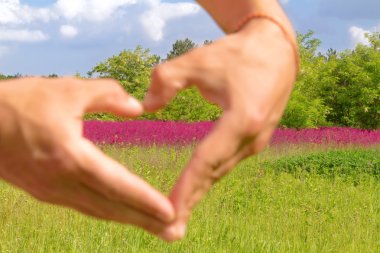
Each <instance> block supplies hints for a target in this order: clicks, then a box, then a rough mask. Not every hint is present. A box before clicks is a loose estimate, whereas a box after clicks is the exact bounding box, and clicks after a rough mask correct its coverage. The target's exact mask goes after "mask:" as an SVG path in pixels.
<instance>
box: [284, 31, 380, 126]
mask: <svg viewBox="0 0 380 253" xmlns="http://www.w3.org/2000/svg"><path fill="white" fill-rule="evenodd" d="M367 36H368V38H369V41H370V42H371V43H370V45H368V46H367V45H361V44H359V45H358V46H357V47H356V48H355V49H354V50H346V51H343V52H340V53H338V52H337V51H336V50H333V49H329V50H328V51H327V52H326V54H321V53H318V47H319V45H320V44H321V41H320V40H318V39H315V38H314V37H313V32H309V33H307V34H305V35H302V34H299V35H298V42H299V47H300V55H301V59H302V64H301V71H300V74H299V77H298V80H297V82H296V84H295V88H294V92H293V94H292V96H291V99H290V102H289V105H288V107H287V109H286V112H285V116H284V118H283V120H282V124H283V125H284V126H286V127H298V128H299V127H318V126H324V125H339V126H350V127H359V128H368V129H377V128H379V127H380V49H379V48H380V47H379V45H380V35H379V33H374V34H368V35H367Z"/></svg>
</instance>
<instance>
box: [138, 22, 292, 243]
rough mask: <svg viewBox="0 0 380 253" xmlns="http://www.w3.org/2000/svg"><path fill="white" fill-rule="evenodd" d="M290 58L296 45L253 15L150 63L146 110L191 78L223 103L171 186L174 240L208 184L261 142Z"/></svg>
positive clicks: (273, 119)
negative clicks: (231, 29) (219, 35)
mask: <svg viewBox="0 0 380 253" xmlns="http://www.w3.org/2000/svg"><path fill="white" fill-rule="evenodd" d="M295 63H296V61H295V55H294V50H293V48H292V46H291V44H290V43H289V41H288V40H287V39H286V37H285V36H284V34H283V32H282V31H281V29H280V28H279V27H277V26H276V25H274V24H273V23H271V22H270V21H268V20H264V19H258V20H253V21H251V22H249V23H248V25H247V26H246V27H245V28H244V29H243V30H242V31H240V32H239V33H236V34H233V35H229V36H227V37H225V38H223V39H221V40H219V41H216V42H215V43H213V44H211V45H208V46H206V47H203V48H198V49H195V50H193V51H191V52H189V53H188V54H186V55H184V56H181V57H179V58H177V59H174V60H172V61H170V62H167V63H164V64H162V65H160V66H158V67H157V68H156V69H155V71H154V73H153V76H152V84H151V87H150V90H149V92H148V94H147V96H146V98H145V101H144V107H145V109H146V110H147V111H156V110H158V109H159V108H162V107H164V106H165V105H166V104H167V103H168V102H169V101H170V100H171V99H172V98H173V97H174V96H175V95H176V94H177V92H178V91H180V90H182V89H185V88H187V87H189V86H190V85H195V86H196V87H197V88H198V89H199V90H200V92H201V94H202V95H203V96H204V97H205V98H206V99H207V100H208V101H210V102H213V103H215V104H218V105H219V106H221V107H222V109H223V110H224V113H223V116H222V118H221V119H220V120H219V121H218V122H217V124H216V126H215V128H214V129H213V131H212V132H211V134H210V135H209V136H208V137H207V138H206V139H205V140H204V141H203V142H202V143H201V144H200V145H199V146H198V147H197V148H196V150H195V152H194V154H193V156H192V158H191V160H190V161H189V163H188V165H187V166H186V168H185V170H184V171H183V172H182V174H181V176H180V178H179V180H178V182H177V184H176V185H175V187H174V189H173V191H172V193H171V197H170V198H171V201H172V202H173V205H174V207H175V210H176V213H177V219H176V221H175V222H174V223H173V225H172V226H173V227H174V228H175V229H176V230H177V231H179V233H178V234H177V236H178V237H177V239H180V238H181V237H183V236H184V233H185V228H186V223H187V221H188V219H189V216H190V212H191V209H192V208H193V207H194V206H195V204H196V203H197V202H198V201H199V200H200V199H201V198H202V196H203V195H204V194H205V193H206V192H207V191H208V190H209V189H210V187H211V186H212V184H213V183H215V182H216V181H217V180H219V179H220V178H221V177H223V176H224V175H226V174H227V173H228V172H230V171H231V169H232V168H233V167H234V166H235V165H236V164H237V163H238V162H239V161H241V160H242V159H244V158H246V157H248V156H250V155H253V154H257V153H258V152H260V151H261V150H262V149H263V148H265V147H266V145H267V143H268V142H269V140H270V138H271V136H272V134H273V131H274V130H275V128H276V126H277V124H278V122H279V120H280V118H281V116H282V114H283V111H284V109H285V106H286V104H287V101H288V98H289V95H290V93H291V90H292V86H293V83H294V81H295V76H296V75H295V74H296V64H295Z"/></svg>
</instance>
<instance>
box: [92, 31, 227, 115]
mask: <svg viewBox="0 0 380 253" xmlns="http://www.w3.org/2000/svg"><path fill="white" fill-rule="evenodd" d="M192 47H195V44H194V43H193V42H191V41H190V40H189V39H187V40H184V41H177V42H176V43H175V44H174V45H173V51H172V55H173V57H174V55H175V54H180V53H184V52H185V51H184V50H188V49H189V50H190V49H191V48H192ZM158 62H159V57H158V56H156V55H152V54H151V53H150V51H149V50H148V49H143V48H142V47H140V46H138V47H137V48H136V49H135V50H133V51H131V50H129V51H126V50H124V51H122V52H121V53H120V54H119V55H115V56H113V57H111V58H109V59H107V60H106V61H104V62H101V63H99V64H98V65H96V66H95V67H94V68H93V69H92V70H91V71H90V72H89V73H88V75H89V76H90V77H93V76H97V77H101V78H113V79H116V80H118V81H119V82H120V83H121V84H122V85H123V87H124V88H125V90H126V91H127V92H128V93H129V94H131V95H133V96H134V97H136V98H138V99H140V100H141V99H143V97H144V96H145V93H146V91H147V90H148V86H149V84H150V75H151V72H152V70H153V67H154V66H155V65H156V64H158ZM220 113H221V111H220V109H219V108H218V107H217V106H214V105H211V104H210V103H208V102H207V101H205V100H204V99H203V98H202V97H201V95H200V94H199V92H198V91H197V90H196V89H194V88H191V89H187V90H185V91H182V92H180V93H179V94H178V96H177V97H176V98H175V99H174V100H173V101H172V102H171V103H170V104H169V105H168V107H167V108H165V109H163V110H162V111H160V112H158V113H155V114H147V115H144V116H142V117H141V118H142V119H152V120H181V121H202V120H215V119H217V118H218V117H219V115H220ZM85 119H98V120H121V118H119V117H117V116H113V115H110V114H107V113H95V114H88V115H86V116H85Z"/></svg>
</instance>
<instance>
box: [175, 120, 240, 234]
mask: <svg viewBox="0 0 380 253" xmlns="http://www.w3.org/2000/svg"><path fill="white" fill-rule="evenodd" d="M234 124H236V122H233V123H231V121H230V119H229V117H225V118H222V120H221V121H220V122H219V123H218V124H217V125H216V127H215V129H214V130H213V131H212V133H211V134H210V135H209V136H208V137H207V138H206V139H205V140H204V141H203V142H202V143H201V144H200V146H199V147H197V149H196V150H195V152H194V154H193V156H192V158H191V160H190V161H189V163H188V165H187V166H186V168H185V170H184V171H183V172H182V174H181V176H180V178H179V180H178V182H177V183H176V185H175V187H174V188H173V191H172V193H171V195H170V199H171V201H172V203H173V205H174V208H175V210H176V213H177V219H176V224H175V226H177V227H178V231H181V233H182V234H181V235H179V238H178V239H180V238H182V236H183V235H184V232H185V227H186V223H187V221H188V219H189V216H190V212H191V209H192V208H193V207H194V206H195V204H196V203H197V202H199V201H200V200H201V198H202V197H203V196H204V195H205V194H206V193H207V192H208V191H209V189H210V188H211V186H212V185H213V184H214V183H215V182H216V181H217V180H219V179H220V178H221V177H223V176H224V175H226V174H227V173H228V172H229V171H230V170H231V169H232V168H233V167H234V166H235V164H236V163H237V162H238V161H237V160H233V158H234V157H235V154H236V153H237V152H238V151H239V148H240V145H241V137H240V133H238V132H234V131H232V129H238V128H237V127H236V126H234ZM234 127H235V128H234Z"/></svg>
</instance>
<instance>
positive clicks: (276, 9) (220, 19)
mask: <svg viewBox="0 0 380 253" xmlns="http://www.w3.org/2000/svg"><path fill="white" fill-rule="evenodd" d="M197 2H198V3H199V4H200V5H201V6H202V7H203V8H204V9H205V10H206V11H207V12H208V13H209V14H210V15H211V16H212V18H213V19H214V20H215V21H216V22H217V23H218V25H219V26H220V28H221V29H222V30H223V31H224V32H225V33H227V34H229V33H233V32H236V28H237V26H238V25H239V23H241V22H242V20H243V19H244V18H245V17H247V16H248V15H251V14H252V13H265V14H267V15H271V16H275V17H276V18H278V19H281V20H283V19H284V20H286V19H287V18H286V15H285V13H284V11H283V10H282V7H281V5H280V4H279V3H278V1H277V0H243V1H236V0H221V1H220V3H218V4H215V1H214V0H198V1H197Z"/></svg>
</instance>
